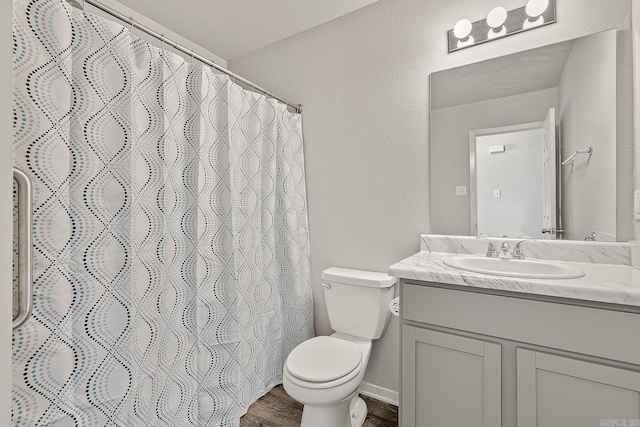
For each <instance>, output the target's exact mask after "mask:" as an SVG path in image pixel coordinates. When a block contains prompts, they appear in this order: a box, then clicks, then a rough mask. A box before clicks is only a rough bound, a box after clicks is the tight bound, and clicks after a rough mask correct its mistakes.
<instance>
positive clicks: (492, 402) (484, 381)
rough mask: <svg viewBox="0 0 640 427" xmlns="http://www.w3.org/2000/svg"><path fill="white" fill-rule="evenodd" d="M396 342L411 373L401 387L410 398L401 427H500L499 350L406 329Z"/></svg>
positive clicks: (497, 346)
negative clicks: (402, 349)
mask: <svg viewBox="0 0 640 427" xmlns="http://www.w3.org/2000/svg"><path fill="white" fill-rule="evenodd" d="M402 337H403V338H402V339H403V342H404V346H403V348H404V349H405V350H406V351H404V353H403V360H402V362H403V366H410V367H412V368H413V370H414V371H415V374H414V375H407V377H406V383H405V384H404V385H405V386H406V388H407V389H408V390H412V391H414V392H413V393H407V395H406V398H405V399H403V401H402V404H403V408H404V409H403V411H404V413H405V414H406V419H403V425H406V426H439V427H456V426H469V427H488V426H496V425H500V417H501V413H500V405H501V402H500V400H501V391H500V390H501V381H500V370H501V362H500V358H501V348H500V344H495V343H490V342H486V341H481V340H476V339H471V338H465V337H460V336H457V335H452V334H448V333H442V332H436V331H432V330H429V329H425V328H417V327H414V326H408V325H405V326H403V328H402ZM459 408H464V411H459ZM452 414H455V416H454V417H452V416H451V415H452Z"/></svg>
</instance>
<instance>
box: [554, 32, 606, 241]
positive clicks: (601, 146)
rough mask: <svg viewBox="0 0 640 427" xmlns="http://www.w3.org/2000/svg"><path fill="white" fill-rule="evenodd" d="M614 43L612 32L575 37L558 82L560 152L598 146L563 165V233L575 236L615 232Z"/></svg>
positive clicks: (566, 236) (569, 237)
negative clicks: (613, 145)
mask: <svg viewBox="0 0 640 427" xmlns="http://www.w3.org/2000/svg"><path fill="white" fill-rule="evenodd" d="M615 44H616V35H615V34H614V33H612V32H605V33H601V34H595V35H593V36H591V37H588V38H587V39H580V40H576V42H575V43H574V44H573V48H572V49H571V53H570V54H569V58H568V59H567V63H566V65H565V68H564V72H563V73H562V77H561V78H560V84H559V85H558V99H559V109H558V115H559V120H558V123H559V127H560V141H561V142H562V153H561V155H560V157H562V159H566V158H567V157H569V155H571V154H572V153H573V152H575V151H576V150H578V149H582V148H588V147H589V146H593V155H591V156H588V155H579V156H578V157H576V158H575V159H574V160H573V165H571V164H567V165H565V166H561V170H562V191H563V193H562V220H563V222H562V228H563V229H564V235H563V236H564V238H567V239H571V240H582V239H583V238H584V237H585V236H588V235H590V234H591V233H592V232H594V231H602V232H605V233H609V234H613V235H615V234H616V211H615V208H614V207H615V205H616V176H615V173H614V171H615V168H616V153H615V151H614V150H612V149H611V146H612V144H613V143H614V141H615V140H616V124H615V123H616V122H615V118H616V98H615V87H616V68H615V49H614V48H613V47H614V46H615Z"/></svg>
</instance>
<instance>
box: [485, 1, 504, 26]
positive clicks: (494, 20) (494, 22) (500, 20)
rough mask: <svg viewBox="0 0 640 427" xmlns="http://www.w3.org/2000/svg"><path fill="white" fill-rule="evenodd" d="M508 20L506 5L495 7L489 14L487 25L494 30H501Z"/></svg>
mask: <svg viewBox="0 0 640 427" xmlns="http://www.w3.org/2000/svg"><path fill="white" fill-rule="evenodd" d="M506 20H507V9H505V8H504V7H494V8H493V9H491V12H489V14H488V15H487V25H489V26H490V27H491V28H493V29H494V30H499V29H500V27H502V26H503V25H504V23H505V21H506Z"/></svg>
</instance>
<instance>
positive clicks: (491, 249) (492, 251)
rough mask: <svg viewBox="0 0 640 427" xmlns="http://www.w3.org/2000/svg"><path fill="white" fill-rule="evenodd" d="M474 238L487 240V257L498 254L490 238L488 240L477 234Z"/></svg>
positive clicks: (493, 256)
mask: <svg viewBox="0 0 640 427" xmlns="http://www.w3.org/2000/svg"><path fill="white" fill-rule="evenodd" d="M476 239H478V240H486V241H487V242H489V247H488V248H487V254H486V255H487V256H488V257H489V258H495V257H497V256H498V251H497V250H496V247H495V246H493V242H492V241H491V240H489V239H488V238H486V237H484V236H478V237H476Z"/></svg>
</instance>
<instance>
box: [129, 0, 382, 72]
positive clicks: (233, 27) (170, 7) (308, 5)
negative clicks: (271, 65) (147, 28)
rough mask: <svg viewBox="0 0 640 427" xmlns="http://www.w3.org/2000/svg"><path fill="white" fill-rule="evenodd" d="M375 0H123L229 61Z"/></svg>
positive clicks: (143, 13) (131, 6)
mask: <svg viewBox="0 0 640 427" xmlns="http://www.w3.org/2000/svg"><path fill="white" fill-rule="evenodd" d="M376 1H377V0H186V1H185V0H183V1H176V0H119V2H120V3H122V4H124V5H125V6H128V7H130V8H131V9H133V10H135V11H136V12H138V13H141V14H142V15H145V16H146V17H148V18H150V19H152V20H154V21H156V22H157V23H158V24H160V25H163V26H165V27H166V28H168V29H170V30H171V31H174V32H175V33H177V34H180V35H181V36H182V37H185V38H186V39H189V40H190V41H192V42H194V43H196V44H198V45H199V46H201V47H203V48H205V49H207V50H208V51H209V52H211V53H213V54H215V55H218V56H219V57H221V58H223V59H225V60H227V61H230V60H232V59H234V58H237V57H239V56H242V55H244V54H246V53H249V52H252V51H254V50H256V49H260V48H261V47H264V46H267V45H270V44H272V43H275V42H277V41H279V40H282V39H284V38H287V37H289V36H292V35H294V34H297V33H300V32H302V31H305V30H308V29H309V28H312V27H315V26H317V25H320V24H323V23H325V22H328V21H330V20H332V19H335V18H338V17H340V16H342V15H346V14H347V13H350V12H353V11H354V10H356V9H359V8H361V7H363V6H366V5H368V4H371V3H374V2H376Z"/></svg>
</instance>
